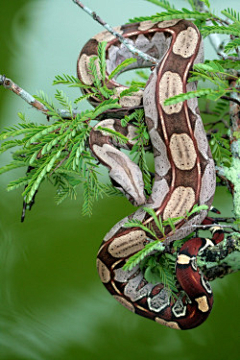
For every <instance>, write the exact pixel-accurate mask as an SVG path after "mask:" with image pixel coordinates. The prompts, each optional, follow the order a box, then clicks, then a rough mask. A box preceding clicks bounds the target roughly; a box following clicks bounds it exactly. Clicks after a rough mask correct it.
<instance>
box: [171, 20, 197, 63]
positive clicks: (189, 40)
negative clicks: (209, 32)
mask: <svg viewBox="0 0 240 360" xmlns="http://www.w3.org/2000/svg"><path fill="white" fill-rule="evenodd" d="M198 39H199V36H198V33H197V31H196V30H195V29H194V28H192V27H190V26H189V27H188V28H187V29H186V30H183V31H181V32H180V33H179V34H178V36H177V38H176V41H175V43H174V45H173V52H174V54H176V55H180V56H182V57H184V58H188V57H190V56H192V55H193V54H194V52H195V50H196V47H197V44H198Z"/></svg>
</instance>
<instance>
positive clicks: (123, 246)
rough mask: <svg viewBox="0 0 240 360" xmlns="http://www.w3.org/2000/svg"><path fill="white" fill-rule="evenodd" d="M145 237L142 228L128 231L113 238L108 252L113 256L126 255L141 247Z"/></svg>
mask: <svg viewBox="0 0 240 360" xmlns="http://www.w3.org/2000/svg"><path fill="white" fill-rule="evenodd" d="M145 238H146V234H145V232H144V231H143V230H136V231H130V232H129V233H128V234H125V235H122V236H119V237H117V238H115V239H114V240H113V241H112V242H111V244H110V245H109V248H108V252H109V253H110V254H111V255H112V256H113V257H115V258H121V257H127V256H129V255H132V254H134V253H136V252H137V251H140V250H142V249H143V247H144V245H143V242H144V240H145Z"/></svg>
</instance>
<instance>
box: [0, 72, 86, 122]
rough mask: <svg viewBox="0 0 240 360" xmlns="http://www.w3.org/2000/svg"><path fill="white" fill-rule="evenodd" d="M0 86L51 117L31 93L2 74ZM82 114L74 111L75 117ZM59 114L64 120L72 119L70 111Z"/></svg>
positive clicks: (60, 111)
mask: <svg viewBox="0 0 240 360" xmlns="http://www.w3.org/2000/svg"><path fill="white" fill-rule="evenodd" d="M0 85H2V86H3V87H4V88H5V89H8V90H10V91H12V92H13V93H14V94H16V95H18V96H20V98H21V99H23V100H24V101H26V103H28V104H29V105H31V106H32V107H33V108H35V109H36V110H39V111H41V112H42V113H43V114H45V115H47V116H50V115H49V114H48V112H49V110H48V109H47V108H46V106H45V105H43V104H42V103H41V102H40V101H38V100H36V99H35V98H34V97H33V96H32V95H31V94H29V92H27V91H26V90H24V89H23V88H21V87H20V86H18V85H17V84H15V83H14V82H13V81H12V80H11V79H9V78H6V77H5V76H4V75H1V74H0ZM79 113H81V111H77V110H73V116H76V115H77V114H79ZM58 114H59V116H60V117H61V118H63V119H69V118H71V117H72V115H71V114H70V112H69V111H66V110H61V109H58Z"/></svg>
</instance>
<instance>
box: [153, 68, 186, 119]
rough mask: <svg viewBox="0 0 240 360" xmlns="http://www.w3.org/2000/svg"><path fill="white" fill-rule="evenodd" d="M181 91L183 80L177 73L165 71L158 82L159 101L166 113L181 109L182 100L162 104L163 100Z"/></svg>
mask: <svg viewBox="0 0 240 360" xmlns="http://www.w3.org/2000/svg"><path fill="white" fill-rule="evenodd" d="M182 93H183V82H182V79H181V77H180V75H179V74H177V73H173V72H171V71H166V72H165V73H164V74H163V76H162V78H161V80H160V83H159V101H160V104H161V106H162V108H163V110H164V111H165V113H166V114H168V115H171V114H175V113H179V111H181V109H182V106H183V102H179V103H177V104H174V105H164V101H165V100H166V99H168V98H170V97H172V96H175V95H178V94H182Z"/></svg>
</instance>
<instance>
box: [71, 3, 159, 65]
mask: <svg viewBox="0 0 240 360" xmlns="http://www.w3.org/2000/svg"><path fill="white" fill-rule="evenodd" d="M73 2H74V3H75V4H76V5H78V6H79V7H80V8H81V9H82V10H84V11H85V12H86V13H87V14H88V15H90V16H91V17H92V18H93V20H95V21H97V22H98V23H99V24H101V25H102V26H103V27H105V29H106V30H107V31H109V32H110V33H111V34H112V35H114V36H115V37H116V38H118V40H119V41H120V42H121V43H122V44H124V45H125V46H126V47H127V48H128V50H129V51H131V53H133V54H134V55H137V56H140V57H141V58H142V59H143V60H145V61H147V62H150V63H152V65H156V64H158V62H159V60H157V59H155V58H154V57H152V56H150V55H148V54H146V53H144V52H142V51H140V50H138V49H137V48H135V47H134V46H133V45H132V44H131V43H130V42H129V41H128V40H127V39H126V38H124V37H123V36H122V35H121V34H119V32H117V31H116V30H114V29H113V28H112V27H111V26H110V25H109V24H107V23H106V21H104V20H102V19H101V18H100V17H99V16H98V15H97V14H96V13H95V12H94V11H92V10H91V9H89V8H88V7H86V6H85V5H83V4H82V3H81V2H80V1H79V0H73Z"/></svg>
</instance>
